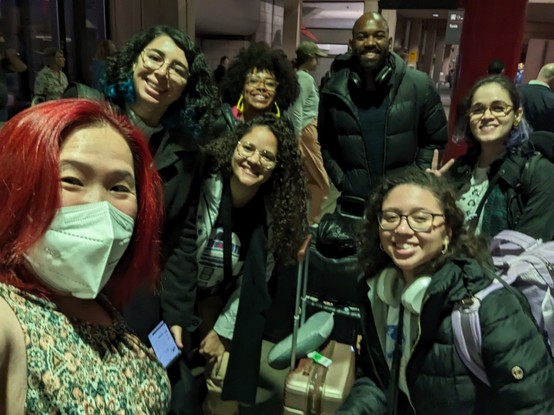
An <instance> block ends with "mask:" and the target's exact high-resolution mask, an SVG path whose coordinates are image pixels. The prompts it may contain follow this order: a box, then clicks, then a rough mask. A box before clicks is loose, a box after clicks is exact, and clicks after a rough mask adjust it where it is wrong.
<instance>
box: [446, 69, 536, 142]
mask: <svg viewBox="0 0 554 415" xmlns="http://www.w3.org/2000/svg"><path fill="white" fill-rule="evenodd" d="M486 84H498V86H500V87H501V88H502V89H504V90H505V91H506V92H507V93H508V95H509V96H510V101H511V103H509V104H511V105H512V108H513V111H514V112H516V111H518V110H519V109H520V108H521V106H522V103H521V96H520V95H519V92H518V90H517V87H516V86H515V84H514V83H513V82H512V80H511V79H509V78H508V77H506V76H504V75H489V76H485V77H483V78H481V79H479V80H478V81H477V82H475V84H473V86H472V87H471V89H470V90H469V92H468V94H467V95H466V96H465V97H464V99H463V100H461V101H460V103H459V104H458V107H457V108H456V111H457V114H458V119H457V121H456V131H455V133H454V142H461V141H464V140H465V141H467V144H468V147H469V148H470V149H471V150H472V151H473V152H480V149H481V144H480V143H479V141H478V140H477V139H476V138H475V136H474V135H473V134H472V132H471V129H470V127H469V115H468V111H469V108H470V106H471V101H473V96H474V95H475V92H477V90H478V89H479V88H481V87H482V86H483V85H486ZM530 134H531V128H530V126H529V123H528V122H527V120H525V117H524V116H523V117H521V121H520V123H519V125H518V126H517V127H515V128H512V130H511V131H510V134H509V137H508V140H507V141H506V149H507V150H508V151H510V152H511V153H515V152H516V151H517V150H518V149H520V148H521V147H522V146H523V145H525V144H526V143H527V142H528V141H529V136H530Z"/></svg>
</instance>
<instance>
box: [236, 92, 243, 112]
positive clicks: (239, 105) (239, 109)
mask: <svg viewBox="0 0 554 415" xmlns="http://www.w3.org/2000/svg"><path fill="white" fill-rule="evenodd" d="M237 110H238V111H239V112H241V113H242V112H244V97H243V96H242V94H240V97H239V100H238V102H237Z"/></svg>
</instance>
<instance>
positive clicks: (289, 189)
mask: <svg viewBox="0 0 554 415" xmlns="http://www.w3.org/2000/svg"><path fill="white" fill-rule="evenodd" d="M258 126H264V127H267V128H269V129H270V130H271V132H272V133H273V134H274V135H275V137H276V138H277V148H278V151H277V164H276V166H275V169H274V170H273V174H272V175H271V178H270V179H269V180H268V181H267V182H266V183H264V184H263V185H262V186H261V188H260V191H259V192H263V194H264V195H265V196H266V197H267V198H268V202H269V209H270V214H271V218H272V237H271V240H270V241H269V249H270V251H271V252H272V253H273V254H274V255H275V257H276V258H277V260H282V261H284V262H285V263H288V262H289V261H294V260H295V259H296V254H297V251H298V248H299V247H300V245H301V244H302V242H303V240H304V239H305V238H306V236H307V234H308V233H307V232H308V231H307V208H306V200H307V197H308V192H307V190H306V178H305V176H304V166H303V163H302V159H301V157H300V151H299V149H298V141H297V139H296V137H295V135H294V131H293V130H292V128H291V127H290V125H289V122H287V121H286V120H284V119H282V118H277V117H276V116H275V115H274V114H272V113H267V114H264V115H261V116H258V117H256V118H254V119H252V120H251V121H249V122H247V123H241V124H240V125H239V126H237V128H236V129H235V130H234V131H231V132H229V133H227V134H226V135H225V136H223V137H222V138H220V139H218V140H215V141H212V142H211V143H209V144H208V145H207V146H206V154H207V161H206V165H207V166H209V167H208V168H209V170H208V173H211V174H213V173H221V175H222V176H223V177H224V178H225V179H229V178H230V177H231V176H232V174H233V170H232V166H231V160H232V157H233V154H234V152H235V149H236V147H237V143H238V141H239V140H240V139H241V138H242V137H244V136H245V135H246V134H248V133H249V132H250V131H251V130H252V129H253V128H254V127H258Z"/></svg>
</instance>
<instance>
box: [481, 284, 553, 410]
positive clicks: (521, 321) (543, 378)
mask: <svg viewBox="0 0 554 415" xmlns="http://www.w3.org/2000/svg"><path fill="white" fill-rule="evenodd" d="M518 297H519V294H518V293H514V292H512V290H507V289H500V290H498V291H496V292H494V293H492V294H491V295H489V296H488V297H486V298H485V299H484V300H483V304H482V306H481V309H480V313H479V314H480V319H481V330H482V338H483V342H482V356H483V362H484V364H485V369H486V372H487V376H488V378H489V380H490V382H491V388H492V389H493V390H494V391H495V392H496V393H497V394H498V400H497V403H498V405H499V407H498V408H497V409H498V412H497V413H499V414H508V413H509V414H513V415H523V414H551V413H554V394H553V393H552V391H553V390H554V362H553V360H552V356H551V355H550V351H549V350H548V349H547V346H546V344H545V341H544V339H543V337H542V335H541V334H540V332H539V330H538V328H537V325H536V323H535V322H534V321H533V317H532V315H530V312H529V311H528V310H525V309H524V308H523V307H524V305H525V306H526V304H525V298H523V296H521V298H518Z"/></svg>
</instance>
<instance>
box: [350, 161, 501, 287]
mask: <svg viewBox="0 0 554 415" xmlns="http://www.w3.org/2000/svg"><path fill="white" fill-rule="evenodd" d="M402 184H411V185H415V186H418V187H420V188H423V189H426V190H429V191H430V192H431V193H432V194H433V196H434V197H435V199H436V200H437V201H438V203H439V206H440V207H441V208H442V210H443V211H444V221H445V226H447V227H449V228H450V229H451V231H452V235H451V237H450V244H449V247H448V251H447V252H446V253H445V254H443V255H438V256H437V257H435V258H433V259H432V260H431V261H429V262H428V263H426V264H423V265H422V266H421V267H420V269H418V270H417V271H418V272H419V273H420V274H424V273H428V274H431V273H433V272H434V271H435V270H437V269H438V268H440V267H441V266H442V265H443V264H444V263H446V262H447V261H448V260H449V259H450V258H456V257H460V256H465V257H469V258H474V259H476V260H477V261H478V262H479V263H481V264H483V265H485V264H488V263H489V261H490V256H488V255H487V252H488V250H487V246H486V244H485V242H484V240H482V239H481V238H479V237H477V236H475V235H474V233H472V232H469V231H468V230H467V228H466V226H464V214H463V212H462V211H461V210H460V209H459V208H458V206H457V205H456V191H455V190H454V189H453V188H452V187H451V185H450V183H449V182H448V181H447V180H446V179H445V178H443V177H437V176H435V175H434V174H431V173H427V172H425V171H423V170H420V169H418V168H415V167H410V168H406V169H403V170H401V171H399V172H397V173H395V174H391V175H390V176H387V177H385V178H383V180H382V182H381V183H380V185H379V186H378V187H377V189H376V190H375V191H374V192H373V194H372V195H371V198H370V199H369V202H368V205H367V209H366V215H365V218H364V221H363V225H362V229H361V231H360V236H359V238H360V240H359V245H360V248H359V254H358V261H359V264H360V266H361V268H362V270H363V272H364V274H365V275H366V277H375V276H377V275H379V273H380V272H381V271H382V270H383V269H384V268H386V267H390V266H394V263H393V261H392V259H391V258H390V257H389V256H388V255H387V253H386V252H384V251H382V250H381V249H380V243H381V241H380V239H379V222H378V220H377V215H378V213H379V212H381V209H382V206H383V201H384V200H385V198H386V197H387V195H388V194H389V193H390V192H391V190H392V189H394V188H395V187H397V186H400V185H402Z"/></svg>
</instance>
